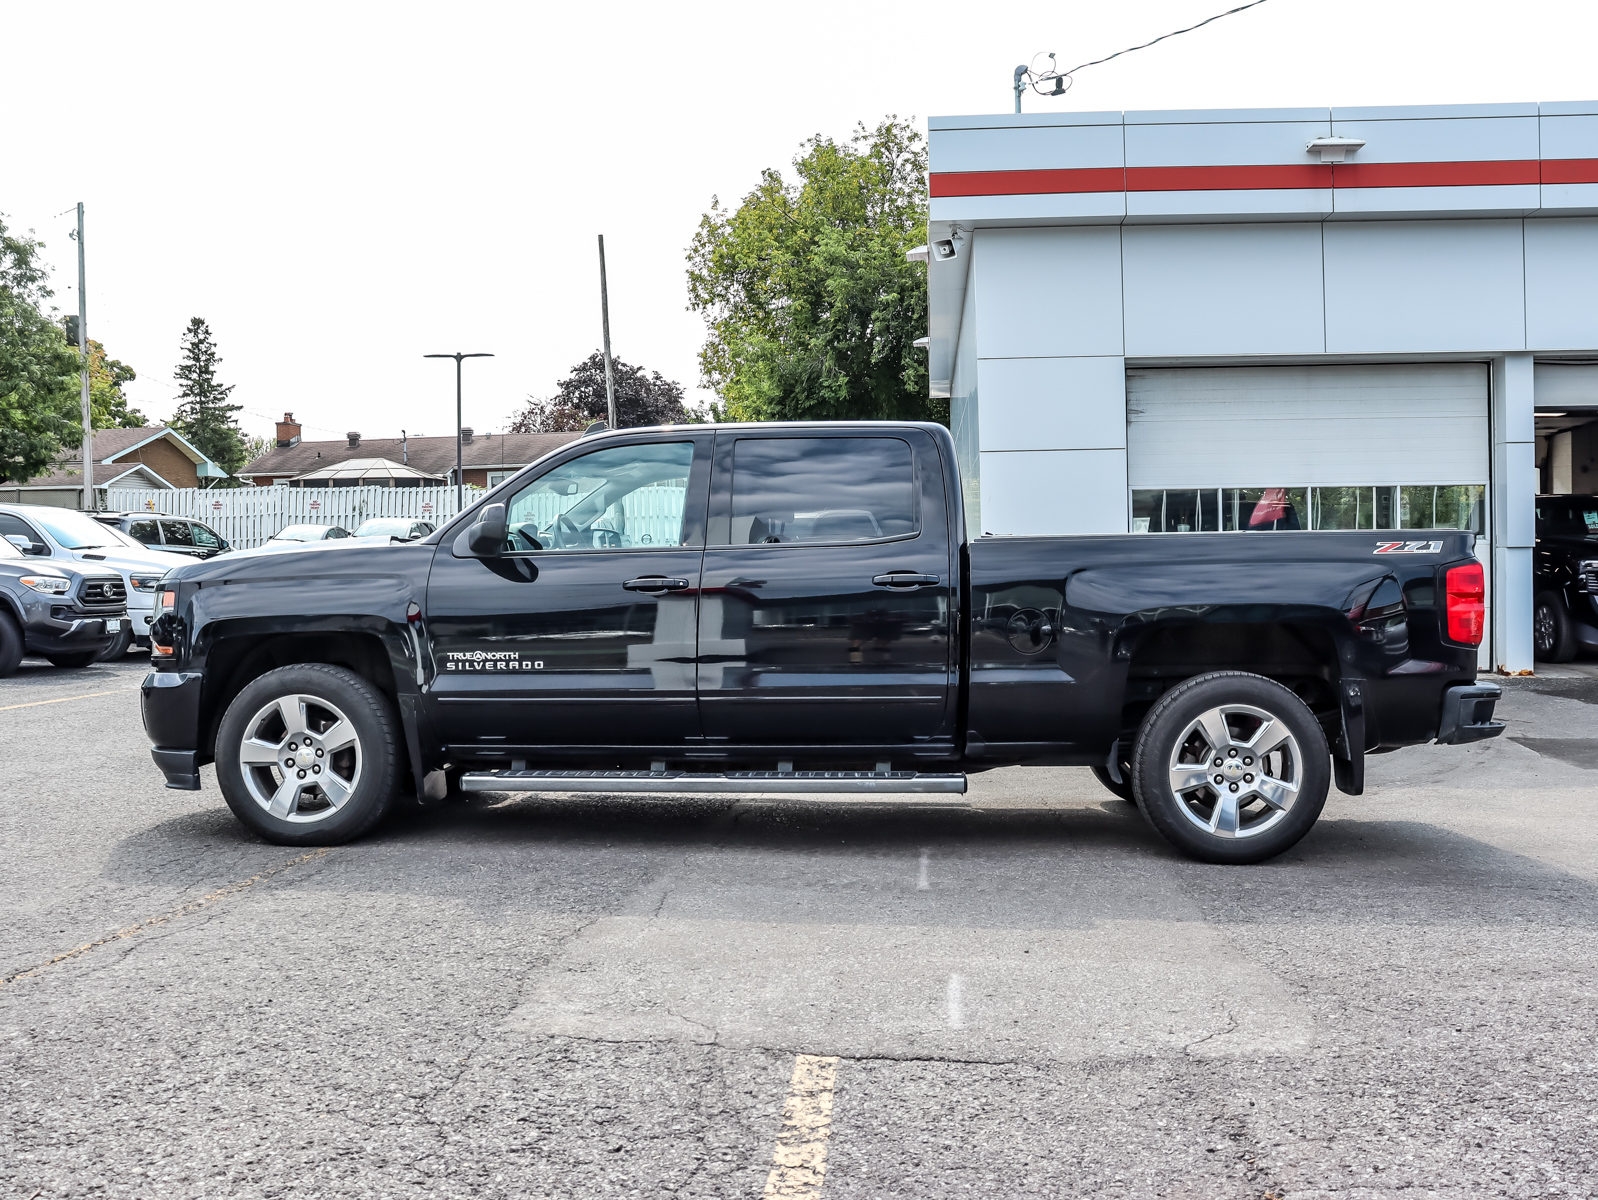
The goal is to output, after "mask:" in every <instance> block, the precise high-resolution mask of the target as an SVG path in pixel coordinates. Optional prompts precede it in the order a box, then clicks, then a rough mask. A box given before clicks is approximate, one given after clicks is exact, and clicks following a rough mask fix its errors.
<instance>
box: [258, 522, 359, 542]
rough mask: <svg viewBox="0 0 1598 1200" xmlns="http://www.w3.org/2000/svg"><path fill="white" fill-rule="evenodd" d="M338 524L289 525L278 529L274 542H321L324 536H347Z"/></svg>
mask: <svg viewBox="0 0 1598 1200" xmlns="http://www.w3.org/2000/svg"><path fill="white" fill-rule="evenodd" d="M347 536H348V535H347V534H345V533H344V531H343V530H341V529H339V527H338V526H337V525H288V526H285V527H284V528H283V529H280V530H278V532H277V535H276V536H275V537H273V538H272V540H273V541H274V542H320V541H321V540H322V539H323V538H330V537H347Z"/></svg>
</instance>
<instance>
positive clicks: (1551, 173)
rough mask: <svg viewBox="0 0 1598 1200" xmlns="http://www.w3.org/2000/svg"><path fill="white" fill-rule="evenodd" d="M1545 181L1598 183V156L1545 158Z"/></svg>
mask: <svg viewBox="0 0 1598 1200" xmlns="http://www.w3.org/2000/svg"><path fill="white" fill-rule="evenodd" d="M1542 181H1543V182H1544V183H1598V158H1550V159H1544V160H1543V179H1542Z"/></svg>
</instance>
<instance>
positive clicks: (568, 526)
mask: <svg viewBox="0 0 1598 1200" xmlns="http://www.w3.org/2000/svg"><path fill="white" fill-rule="evenodd" d="M545 532H546V533H548V534H549V535H550V537H551V538H552V539H553V540H554V542H555V545H556V546H557V547H558V548H559V549H561V550H570V549H572V548H573V547H575V546H577V545H579V544H580V543H581V542H582V538H583V531H582V530H581V529H579V528H577V522H576V521H574V520H572V519H571V517H570V516H569V515H567V514H566V513H561V514H560V515H559V516H558V517H556V518H555V520H554V521H553V523H551V525H550V527H549V528H548V529H547V530H546V531H545Z"/></svg>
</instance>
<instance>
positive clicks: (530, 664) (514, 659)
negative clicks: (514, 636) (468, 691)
mask: <svg viewBox="0 0 1598 1200" xmlns="http://www.w3.org/2000/svg"><path fill="white" fill-rule="evenodd" d="M543 669H544V664H543V662H542V661H541V660H538V659H531V658H523V657H522V656H521V654H520V653H519V652H518V651H515V650H459V651H457V650H449V651H446V652H445V654H444V670H446V671H542V670H543Z"/></svg>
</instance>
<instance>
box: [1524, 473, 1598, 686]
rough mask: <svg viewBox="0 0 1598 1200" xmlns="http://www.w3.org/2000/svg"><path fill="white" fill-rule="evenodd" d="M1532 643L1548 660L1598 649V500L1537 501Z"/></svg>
mask: <svg viewBox="0 0 1598 1200" xmlns="http://www.w3.org/2000/svg"><path fill="white" fill-rule="evenodd" d="M1532 577H1533V581H1534V583H1533V587H1534V591H1535V595H1536V600H1535V602H1534V607H1533V610H1532V645H1533V648H1534V649H1535V650H1536V652H1537V657H1538V658H1540V659H1542V660H1543V661H1544V662H1555V663H1561V662H1569V661H1570V660H1571V659H1573V658H1575V657H1576V654H1577V652H1578V651H1581V650H1586V651H1588V652H1592V651H1598V496H1538V497H1537V559H1536V564H1535V566H1534V567H1533V576H1532Z"/></svg>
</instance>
